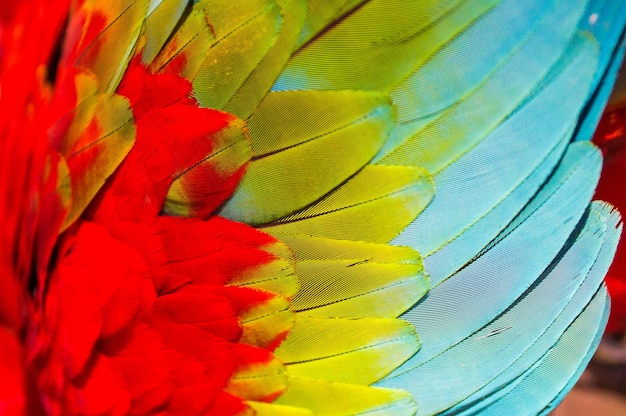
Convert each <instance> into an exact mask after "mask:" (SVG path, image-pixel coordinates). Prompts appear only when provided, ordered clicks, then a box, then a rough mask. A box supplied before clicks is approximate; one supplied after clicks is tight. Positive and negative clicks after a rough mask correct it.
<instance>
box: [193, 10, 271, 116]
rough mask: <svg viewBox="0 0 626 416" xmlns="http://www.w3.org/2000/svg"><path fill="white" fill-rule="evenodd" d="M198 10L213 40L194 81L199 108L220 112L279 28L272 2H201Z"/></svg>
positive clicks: (264, 51)
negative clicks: (205, 17) (204, 16)
mask: <svg viewBox="0 0 626 416" xmlns="http://www.w3.org/2000/svg"><path fill="white" fill-rule="evenodd" d="M196 7H201V8H202V9H203V10H204V12H205V13H206V16H207V18H208V21H209V25H210V28H211V30H212V31H213V33H214V36H215V42H214V43H213V44H212V45H211V47H210V49H209V50H208V52H207V54H206V55H205V57H204V61H203V62H202V64H201V65H200V68H199V70H198V73H197V74H196V76H195V77H194V79H193V87H194V91H195V96H196V98H197V99H198V102H199V103H200V105H202V106H204V107H210V108H218V109H219V108H223V107H224V106H225V105H226V104H227V103H228V101H229V100H230V99H231V98H232V97H233V96H234V95H235V93H236V92H237V91H238V90H239V89H240V88H241V86H242V84H243V83H244V82H245V81H246V79H248V76H249V74H250V73H251V72H252V71H254V69H255V67H257V65H258V64H259V62H261V60H262V59H263V58H264V57H265V56H266V55H267V54H268V52H269V50H270V48H271V47H272V46H274V44H275V43H276V42H277V39H278V37H279V34H280V29H281V27H282V24H283V22H282V16H281V9H280V7H279V6H278V4H277V3H276V2H275V1H273V0H254V1H250V2H246V3H245V4H244V3H238V2H223V1H218V0H203V1H200V2H198V3H196Z"/></svg>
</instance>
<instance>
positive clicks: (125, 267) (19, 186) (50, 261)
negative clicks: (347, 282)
mask: <svg viewBox="0 0 626 416" xmlns="http://www.w3.org/2000/svg"><path fill="white" fill-rule="evenodd" d="M17 3H18V2H15V3H12V2H8V3H7V2H3V6H2V13H3V14H2V16H3V20H2V23H0V30H1V34H0V36H1V37H0V77H1V78H0V81H1V83H0V87H1V88H2V90H1V93H0V110H1V111H0V140H1V144H0V146H1V149H0V150H1V151H2V163H3V167H2V170H1V172H2V175H3V176H2V177H0V192H1V193H2V200H3V201H7V202H5V203H4V205H2V207H1V209H2V211H0V215H1V216H2V218H3V221H5V222H6V223H5V225H3V230H2V244H3V246H2V250H0V251H2V254H1V255H2V257H1V258H0V267H1V269H0V308H1V309H0V413H2V414H3V415H22V414H29V415H36V414H40V413H46V414H51V415H72V414H81V415H101V414H112V415H123V414H158V415H196V414H197V415H199V414H207V413H211V414H223V415H226V414H237V413H242V412H245V411H246V409H247V406H246V405H245V402H244V400H243V398H241V397H238V396H237V395H235V394H233V391H234V392H237V389H236V388H234V387H233V386H232V385H231V380H232V377H233V375H234V374H237V372H238V371H245V370H246V369H247V368H249V367H253V366H255V365H259V364H260V365H262V364H263V363H266V362H268V361H270V360H272V358H273V357H272V355H271V350H272V349H274V348H276V346H277V345H278V343H279V342H280V340H281V339H282V337H284V334H280V333H279V334H274V335H272V336H270V337H268V339H265V340H262V341H259V342H257V343H256V344H255V345H245V344H243V343H241V342H240V341H241V337H242V324H241V320H240V316H241V315H242V314H244V313H245V312H246V311H247V310H248V309H249V308H253V307H255V306H256V305H259V304H262V303H264V302H267V301H268V300H270V299H271V298H272V296H274V295H273V294H270V293H268V292H264V291H260V290H254V289H248V288H244V287H238V286H229V285H228V284H229V283H231V282H232V281H233V280H236V279H237V278H238V276H240V275H245V274H246V273H250V272H251V270H252V271H253V270H254V269H255V268H258V267H260V266H262V265H264V264H267V263H269V262H272V261H274V260H276V256H275V255H274V254H271V253H270V252H268V251H266V250H264V249H262V247H266V246H268V245H271V244H273V243H275V240H274V239H273V238H272V237H270V236H267V235H265V234H263V233H260V232H258V231H256V230H255V229H253V228H251V227H247V226H245V225H242V224H237V223H233V222H231V221H228V220H225V219H223V218H219V217H211V216H209V217H208V218H205V219H204V220H200V219H190V218H182V217H168V216H164V215H161V213H162V209H163V204H164V201H165V198H166V195H167V192H168V189H169V188H170V186H171V185H172V183H173V181H174V180H175V178H177V177H179V176H180V174H181V173H182V172H186V171H188V170H189V169H190V168H191V167H193V166H196V165H198V164H199V163H200V162H201V161H202V160H203V158H205V157H206V155H207V154H210V153H211V152H212V151H213V150H215V146H216V143H215V142H216V139H215V137H216V135H217V134H218V133H219V132H220V130H222V129H223V128H224V127H225V126H228V125H229V123H231V122H232V121H233V120H234V118H233V117H232V116H230V115H228V114H225V113H222V112H219V111H215V110H209V109H203V108H199V107H198V104H197V102H196V101H195V100H194V99H193V98H191V85H190V83H189V82H188V81H186V80H184V79H182V78H179V77H177V76H175V75H171V74H167V75H155V74H152V73H150V72H149V71H147V70H146V68H145V67H144V66H143V65H142V64H141V63H140V61H139V60H138V59H135V60H134V61H132V62H131V64H130V66H129V69H128V70H127V72H126V75H125V77H124V79H123V80H122V83H121V85H120V87H119V88H118V90H117V93H118V94H121V95H123V96H125V97H126V98H127V99H128V100H129V102H130V106H131V109H132V112H133V117H134V119H135V124H136V130H137V138H136V143H135V145H134V147H133V149H132V150H131V152H130V153H129V154H128V156H127V157H126V159H125V160H124V162H123V163H122V165H121V166H120V167H119V168H118V169H117V170H116V171H115V173H114V174H113V175H112V176H111V177H110V178H109V180H108V181H107V183H106V184H105V186H104V188H103V189H102V190H101V191H100V192H99V193H98V194H97V196H96V198H95V200H93V201H92V202H91V204H90V206H89V207H88V209H87V211H86V212H85V213H84V214H83V215H82V216H81V218H80V219H79V220H78V221H77V222H75V223H74V224H73V225H72V226H71V227H70V228H69V229H68V230H67V231H65V232H64V233H62V234H61V235H60V237H58V238H57V236H58V232H59V229H60V226H61V223H62V221H63V217H64V215H65V213H66V212H67V206H66V205H65V204H64V202H63V201H62V196H59V193H58V189H57V187H58V184H59V181H60V177H61V176H62V170H63V169H62V168H60V167H59V166H61V164H62V163H63V162H62V159H61V157H60V156H59V154H58V153H57V151H58V150H60V149H58V148H57V149H55V148H54V147H55V146H58V144H59V143H60V140H59V137H62V136H63V134H65V132H66V131H67V129H68V128H69V126H70V124H71V117H72V109H73V107H74V106H75V105H76V100H77V92H76V91H75V90H74V76H75V75H76V73H77V72H78V71H79V69H77V68H74V67H73V66H72V65H71V62H72V61H71V59H70V60H69V61H66V62H65V64H67V62H70V64H67V65H66V66H64V62H63V61H62V62H61V65H60V67H59V68H58V75H57V79H56V81H55V83H54V89H52V87H51V85H52V84H51V82H53V81H54V80H46V79H45V77H46V76H49V75H50V74H49V73H48V74H46V71H45V68H48V63H49V62H50V59H51V57H52V55H53V50H54V48H55V43H54V42H55V41H54V40H55V39H58V37H59V35H60V33H61V26H62V25H61V24H60V23H59V22H61V23H62V22H63V21H64V20H65V18H66V13H67V9H68V5H67V3H66V2H65V1H61V0H59V1H53V2H48V3H46V2H44V1H39V0H36V1H33V2H31V3H30V4H28V5H25V6H24V7H19V8H18V7H17V6H13V7H11V6H9V5H10V4H17ZM33 10H34V11H35V12H33ZM29 13H30V14H29ZM41 13H48V14H47V16H48V19H41V17H42V16H40V15H39V14H41ZM42 22H49V24H48V25H44V26H41V23H42ZM35 26H36V27H35ZM27 27H28V28H29V30H31V29H32V32H31V33H29V34H28V36H26V35H24V36H23V37H19V36H21V35H20V33H22V34H23V33H24V30H25V29H26V28H27ZM71 31H72V24H70V26H69V29H68V34H67V37H68V39H70V42H71V39H72V36H73V35H72V33H71ZM16 37H19V39H18V38H16ZM33 39H37V41H38V42H39V41H40V39H48V40H49V42H48V43H45V44H43V47H42V45H39V48H34V45H33V42H34V40H33ZM9 46H10V48H9ZM66 46H67V45H66ZM20 48H26V50H28V51H35V50H37V51H42V52H41V54H40V55H38V56H31V55H29V54H27V53H24V52H23V51H22V52H21V53H20V54H19V56H20V57H24V56H27V57H28V59H27V60H26V61H24V62H17V61H16V59H17V58H16V55H12V53H13V52H11V51H13V50H16V49H18V50H19V49H20ZM70 49H71V48H70ZM69 56H70V57H71V54H69ZM22 109H23V111H21V112H20V110H22ZM190 121H191V122H190ZM98 129H99V126H98V125H97V123H93V124H92V125H90V126H89V128H87V129H86V130H85V133H84V134H85V135H90V134H91V135H97V134H99V133H100V132H99V131H98ZM94 137H95V136H94ZM92 158H93V155H91V154H89V152H86V153H85V156H84V157H83V158H80V157H78V158H73V160H72V161H71V162H70V163H69V173H70V177H71V178H72V179H74V178H77V177H80V175H87V174H89V168H90V166H89V162H90V160H91V159H92ZM242 174H243V168H241V169H239V170H236V171H235V172H230V173H229V174H228V175H227V177H224V173H223V172H217V173H216V172H212V171H211V170H210V169H208V168H205V169H201V170H199V171H197V172H195V175H196V176H198V175H200V176H202V181H203V182H205V183H206V182H208V183H209V184H212V185H211V186H210V188H211V189H212V190H213V192H210V193H209V194H210V198H209V199H208V201H207V202H206V206H203V207H202V209H203V213H204V214H206V213H208V212H211V211H212V210H213V209H215V208H216V207H218V206H219V205H220V204H221V203H222V202H223V201H224V199H225V198H227V197H228V196H229V193H230V192H232V190H233V189H234V187H235V186H236V184H237V182H238V181H239V179H240V177H241V175H242ZM195 180H197V178H195ZM8 201H10V202H8ZM279 393H280V392H269V393H268V392H263V393H259V394H258V395H257V396H254V394H252V396H250V397H245V399H253V400H271V399H273V398H275V396H276V395H277V394H279Z"/></svg>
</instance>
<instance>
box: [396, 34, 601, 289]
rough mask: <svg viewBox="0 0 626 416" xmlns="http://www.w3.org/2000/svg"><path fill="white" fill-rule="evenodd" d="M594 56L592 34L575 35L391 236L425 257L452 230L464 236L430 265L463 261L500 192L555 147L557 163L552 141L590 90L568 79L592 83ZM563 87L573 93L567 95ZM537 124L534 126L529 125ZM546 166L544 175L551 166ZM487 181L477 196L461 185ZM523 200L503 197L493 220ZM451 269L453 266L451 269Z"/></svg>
mask: <svg viewBox="0 0 626 416" xmlns="http://www.w3.org/2000/svg"><path fill="white" fill-rule="evenodd" d="M595 57H596V50H595V44H594V43H593V42H591V41H589V40H588V39H585V38H578V40H575V41H574V42H573V43H572V45H571V49H570V50H569V51H568V53H567V55H566V56H565V57H564V58H563V59H562V60H561V61H560V62H559V63H558V64H557V65H556V67H555V68H554V69H553V70H552V72H551V73H550V74H549V75H548V76H547V79H546V80H544V81H543V85H542V87H541V88H539V89H538V91H536V92H535V93H534V94H533V97H532V98H529V100H528V101H527V102H526V103H525V104H524V105H522V107H521V108H518V109H517V110H516V111H515V112H514V113H513V114H512V115H511V116H510V117H509V118H508V119H507V120H506V121H505V122H503V123H502V124H500V125H499V126H498V127H497V128H496V129H495V130H494V131H493V132H491V133H490V134H488V135H487V137H485V138H484V139H483V140H482V141H481V142H480V144H478V145H477V146H476V147H475V148H473V149H472V150H471V151H469V152H467V153H465V154H463V156H461V157H460V158H459V159H457V160H456V161H455V162H453V163H452V164H451V165H448V166H447V167H446V168H445V169H444V170H442V171H441V172H440V173H438V174H437V175H435V177H434V180H435V183H436V184H437V189H438V191H437V198H436V199H435V200H434V201H433V203H432V204H431V205H430V206H429V207H428V208H427V209H426V210H425V212H424V213H423V214H422V215H420V216H419V218H418V219H417V220H416V221H415V222H413V223H412V224H411V225H409V226H408V227H407V228H406V229H405V230H404V231H403V233H402V234H401V235H400V236H399V237H398V238H396V239H395V240H394V243H396V244H402V245H411V246H413V247H414V248H416V249H418V250H419V251H420V252H421V253H422V254H423V255H424V256H425V257H428V256H430V255H432V254H433V253H435V252H437V251H438V250H441V249H443V248H445V247H446V245H447V244H450V243H452V242H453V241H454V240H455V238H463V243H457V244H455V246H454V248H453V249H446V250H445V253H442V254H441V255H439V257H438V259H441V260H440V262H439V263H437V264H436V265H435V266H434V267H436V268H441V267H442V263H445V262H446V261H450V260H449V259H447V257H446V255H451V256H453V257H460V258H459V260H457V263H456V264H455V266H456V267H460V266H462V265H463V264H464V262H466V261H468V260H469V259H470V258H471V256H473V255H474V254H475V253H476V252H477V251H478V250H475V251H472V249H471V248H472V247H474V249H476V248H480V247H481V243H482V244H486V243H487V241H488V239H490V238H493V237H494V236H495V234H494V233H493V231H492V232H491V233H489V232H487V230H486V229H485V226H483V225H482V224H483V223H485V224H488V221H485V222H483V223H481V222H480V221H481V219H482V218H483V216H484V215H488V213H489V212H490V211H491V210H492V209H495V207H496V206H497V205H499V204H500V203H502V200H503V199H504V198H507V197H510V193H511V192H512V191H514V190H515V189H516V188H517V187H522V186H524V182H525V181H526V180H528V177H529V176H530V175H531V173H533V172H536V169H537V167H538V166H539V164H540V163H542V162H543V161H544V160H546V158H547V157H548V155H551V154H552V152H553V151H554V152H556V154H555V155H554V156H552V157H551V158H550V159H549V160H551V161H552V162H551V163H554V161H555V158H556V157H558V154H559V153H560V151H559V150H555V149H561V151H562V150H563V144H564V143H566V142H567V141H569V139H570V137H571V135H572V133H573V126H574V123H575V122H576V114H578V111H580V110H581V108H582V107H583V105H584V104H585V101H586V98H587V96H588V92H587V91H585V90H583V89H571V88H570V86H571V85H578V84H579V83H580V84H585V85H586V84H587V83H589V81H590V79H591V77H592V76H593V72H594V70H595V65H594V61H595ZM563 91H571V92H572V93H573V94H577V95H576V96H571V95H570V96H565V95H564V94H563ZM561 111H562V112H561ZM542 119H545V120H549V122H547V124H546V125H544V124H543V123H541V124H540V123H529V122H528V120H542ZM539 126H541V127H540V128H539ZM535 128H537V130H532V129H535ZM548 166H549V165H548ZM543 171H544V172H545V173H544V175H545V174H546V173H548V172H549V171H546V170H543ZM543 178H545V176H543ZM532 180H533V182H534V185H530V187H531V189H534V190H536V189H537V188H538V186H539V185H540V183H541V182H542V176H537V175H534V176H533V178H532ZM484 183H489V184H490V186H489V189H487V190H485V191H484V192H483V193H482V196H481V198H480V199H479V200H475V199H476V198H475V196H474V194H473V193H464V192H463V190H464V189H476V188H477V187H479V186H480V185H481V184H484ZM526 192H528V191H526ZM526 195H528V193H527V194H526ZM526 202H527V199H523V198H520V199H518V200H515V201H513V200H510V201H507V203H508V204H510V206H511V207H510V208H508V209H507V211H506V212H508V215H509V216H510V217H509V218H506V217H504V213H501V214H500V216H499V218H498V224H506V223H507V222H508V221H509V220H510V218H512V216H513V215H515V214H516V213H517V212H518V211H519V210H520V209H521V208H522V207H523V206H524V205H525V204H526ZM461 207H467V208H466V209H461ZM433 224H435V225H433ZM472 227H477V230H476V231H475V233H474V234H475V237H476V240H474V241H470V240H468V239H467V238H464V234H465V233H467V232H468V229H470V228H472ZM455 233H457V234H456V235H455ZM485 240H487V241H485ZM461 252H467V254H466V256H465V257H461V256H460V254H461ZM452 271H454V269H451V270H449V272H452ZM447 275H448V274H446V273H445V272H444V273H441V274H438V275H437V276H441V277H440V278H444V277H446V276H447Z"/></svg>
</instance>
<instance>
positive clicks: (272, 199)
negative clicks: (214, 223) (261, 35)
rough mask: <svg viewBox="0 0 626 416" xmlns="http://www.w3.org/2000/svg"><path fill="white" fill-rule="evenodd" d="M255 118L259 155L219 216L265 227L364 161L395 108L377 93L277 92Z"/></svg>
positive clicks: (333, 185) (251, 124) (340, 180)
mask: <svg viewBox="0 0 626 416" xmlns="http://www.w3.org/2000/svg"><path fill="white" fill-rule="evenodd" d="M248 123H249V124H248V127H249V131H250V136H251V137H252V140H253V141H252V156H253V158H254V159H253V161H252V163H250V166H249V168H248V171H247V172H246V175H245V177H244V179H243V181H242V182H241V184H240V185H239V187H238V188H237V191H236V192H235V193H234V194H233V196H232V197H231V198H230V199H229V201H228V202H227V203H226V204H225V205H224V207H222V209H221V211H220V214H221V215H223V216H225V217H227V218H231V219H233V220H237V221H243V222H247V223H249V224H254V225H258V224H263V223H268V222H271V221H274V220H278V219H280V218H282V217H285V216H287V215H289V214H291V213H293V212H295V211H298V210H300V209H302V208H304V207H306V206H307V205H310V204H311V203H313V202H315V201H317V200H318V199H320V198H321V197H322V196H324V195H326V194H327V193H328V192H330V191H331V190H333V189H334V188H336V187H337V186H338V185H340V184H342V183H343V182H345V181H346V180H347V179H348V178H349V177H350V176H352V175H354V174H355V173H356V172H357V171H358V170H360V169H361V168H362V167H363V166H365V165H366V164H367V163H368V162H369V161H370V160H371V159H372V158H373V157H374V155H375V154H376V153H377V152H378V150H379V149H380V148H381V146H382V144H383V142H384V140H385V137H386V135H387V133H388V131H389V130H390V129H391V126H392V123H393V109H392V107H391V104H390V103H389V101H388V100H387V98H386V97H385V96H384V95H381V94H374V93H362V92H356V91H355V92H353V91H337V92H335V91H333V92H330V91H329V92H320V91H291V92H281V93H270V94H268V95H267V97H266V98H265V99H264V100H263V103H261V105H260V106H259V107H258V108H257V109H256V110H255V112H254V113H253V114H252V117H250V119H249V121H248ZM277 126H278V127H277ZM300 126H302V127H300ZM259 191H260V192H259Z"/></svg>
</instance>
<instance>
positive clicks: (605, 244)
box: [448, 202, 621, 414]
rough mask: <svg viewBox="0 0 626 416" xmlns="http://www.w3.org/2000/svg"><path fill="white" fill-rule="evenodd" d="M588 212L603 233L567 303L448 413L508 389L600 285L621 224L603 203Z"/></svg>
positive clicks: (469, 408) (474, 405) (471, 409)
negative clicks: (506, 364) (515, 354)
mask: <svg viewBox="0 0 626 416" xmlns="http://www.w3.org/2000/svg"><path fill="white" fill-rule="evenodd" d="M589 214H590V216H596V217H597V218H598V219H597V220H596V221H598V220H600V221H602V224H601V225H602V226H603V228H604V236H603V241H602V246H601V247H600V251H599V253H598V255H597V258H596V259H595V261H594V263H593V265H592V266H591V270H590V271H589V272H588V273H587V275H586V276H585V277H584V280H583V281H582V283H581V285H580V286H579V287H577V288H575V290H576V292H575V293H574V294H573V296H571V298H568V301H567V304H566V305H564V306H563V307H562V310H560V311H559V315H558V316H557V317H556V319H555V320H554V321H553V322H552V323H551V324H550V325H548V326H546V328H545V331H544V332H543V333H542V334H541V336H540V337H539V338H538V339H537V340H536V341H535V342H534V343H533V344H532V345H530V346H529V347H528V349H527V350H526V351H524V353H523V354H522V355H521V356H520V357H519V358H518V359H517V360H516V361H515V363H514V365H511V366H509V367H508V368H507V369H505V370H504V371H503V372H502V373H500V374H499V375H498V376H497V377H495V378H494V379H492V380H491V381H490V382H489V383H488V384H487V385H485V387H483V388H482V389H480V390H478V391H477V392H476V393H474V394H472V395H471V396H469V397H468V398H467V399H465V400H464V401H462V402H460V403H459V404H458V405H457V406H455V407H453V408H451V409H450V411H449V412H448V413H450V414H452V413H456V412H459V413H461V414H472V413H473V412H476V411H477V410H478V409H481V408H483V407H486V406H488V405H489V404H490V403H492V402H494V401H495V400H497V399H498V398H499V397H501V396H502V395H503V394H504V393H505V392H506V391H508V390H510V389H512V388H513V387H514V386H515V385H516V384H517V381H519V380H518V379H519V378H520V377H521V376H522V373H523V372H525V371H526V370H525V369H532V368H533V367H534V366H535V363H537V362H538V361H540V360H541V358H542V357H543V356H544V355H545V354H546V353H547V352H548V351H549V350H550V348H552V347H553V346H554V344H555V343H556V342H557V341H558V338H559V337H560V336H561V334H562V333H563V332H564V331H565V330H566V329H567V327H568V326H569V325H570V324H571V322H572V320H573V318H574V317H575V316H577V314H579V313H580V312H581V310H582V309H583V308H584V307H586V305H587V304H588V303H589V302H590V301H591V298H592V297H593V296H594V294H595V291H594V289H597V288H599V286H600V285H601V281H602V277H603V276H604V275H605V274H606V271H607V270H608V267H609V265H610V263H611V260H612V259H613V256H614V254H615V247H616V245H615V243H616V242H617V241H618V240H619V236H620V232H621V225H618V221H619V217H618V216H617V215H616V213H615V212H614V211H612V209H611V207H609V206H607V205H605V204H603V203H596V202H594V203H592V205H591V208H590V213H589ZM568 253H569V252H568ZM572 253H573V252H572ZM568 255H569V254H568ZM574 260H575V259H574ZM574 270H576V269H574ZM548 295H549V296H551V295H552V294H551V293H549V292H548ZM574 378H576V377H574ZM516 380H517V381H516ZM461 410H462V411H461Z"/></svg>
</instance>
